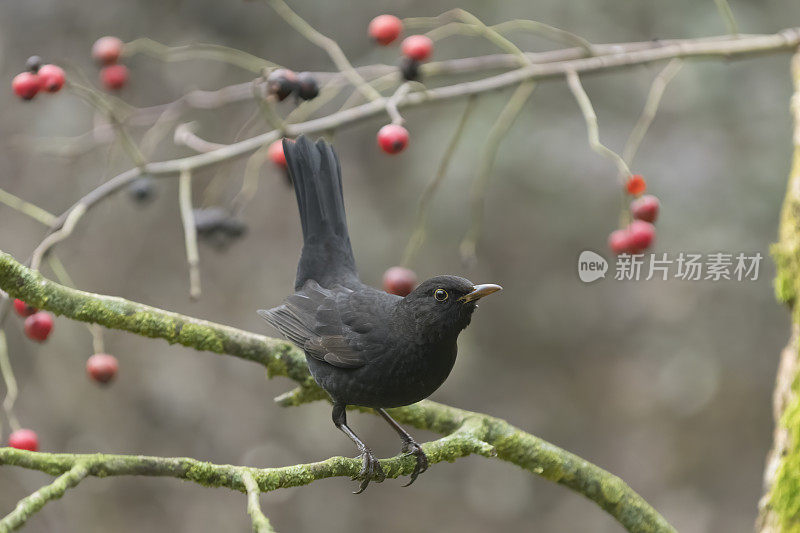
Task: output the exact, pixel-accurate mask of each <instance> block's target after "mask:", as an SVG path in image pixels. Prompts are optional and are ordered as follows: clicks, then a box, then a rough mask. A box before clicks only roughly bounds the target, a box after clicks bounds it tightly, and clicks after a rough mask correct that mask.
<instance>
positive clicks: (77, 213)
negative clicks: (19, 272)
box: [31, 204, 87, 270]
mask: <svg viewBox="0 0 800 533" xmlns="http://www.w3.org/2000/svg"><path fill="white" fill-rule="evenodd" d="M86 210H87V206H86V205H83V204H79V205H76V206H75V207H74V208H73V209H72V210H71V211H69V213H68V214H67V216H66V217H65V219H64V224H63V225H62V226H61V228H60V229H59V230H58V231H55V232H54V233H51V234H50V235H48V236H47V237H45V238H44V240H43V241H42V242H41V243H40V244H39V246H37V247H36V249H35V250H34V251H33V254H32V255H31V269H33V270H39V265H40V264H41V262H42V257H43V256H44V254H46V253H47V252H48V251H49V250H50V248H52V247H53V246H55V245H56V243H59V242H61V241H63V240H64V239H66V238H67V237H69V236H70V235H72V230H74V229H75V224H77V223H78V220H80V218H81V217H82V216H83V214H84V213H86Z"/></svg>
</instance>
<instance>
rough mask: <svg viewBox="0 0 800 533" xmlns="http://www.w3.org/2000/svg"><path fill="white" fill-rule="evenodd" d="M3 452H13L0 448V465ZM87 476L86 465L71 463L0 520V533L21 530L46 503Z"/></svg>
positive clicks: (79, 462)
mask: <svg viewBox="0 0 800 533" xmlns="http://www.w3.org/2000/svg"><path fill="white" fill-rule="evenodd" d="M5 450H14V448H0V463H2V462H3V460H2V456H3V452H4V451H5ZM14 451H17V450H14ZM88 475H89V470H88V468H87V465H85V464H84V463H83V462H81V461H75V462H73V463H72V464H71V465H70V467H69V470H65V471H64V473H63V474H61V475H60V476H59V477H57V478H56V479H55V481H53V482H52V483H50V484H49V485H45V486H44V487H42V488H41V489H39V490H37V491H36V492H34V493H33V494H31V495H30V496H27V497H25V498H23V499H21V500H20V501H19V503H18V504H17V507H16V509H14V510H13V511H11V512H10V513H8V514H7V515H6V516H5V518H3V519H2V520H0V533H5V532H7V531H14V530H15V529H19V528H21V527H22V526H24V525H25V522H27V521H28V519H29V518H30V517H31V516H33V515H34V514H36V513H37V512H38V511H40V510H41V509H42V507H44V506H45V504H46V503H47V502H49V501H52V500H57V499H59V498H60V497H62V496H63V495H64V493H65V492H67V489H71V488H73V487H75V486H76V485H77V484H78V483H80V482H81V481H83V479H84V478H85V477H86V476H88Z"/></svg>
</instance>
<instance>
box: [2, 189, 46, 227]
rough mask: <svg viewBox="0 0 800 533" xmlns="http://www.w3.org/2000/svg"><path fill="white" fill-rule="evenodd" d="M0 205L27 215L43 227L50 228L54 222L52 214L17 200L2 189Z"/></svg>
mask: <svg viewBox="0 0 800 533" xmlns="http://www.w3.org/2000/svg"><path fill="white" fill-rule="evenodd" d="M0 203H3V204H5V205H7V206H8V207H10V208H11V209H15V210H17V211H19V212H20V213H22V214H23V215H28V216H29V217H31V218H32V219H34V220H36V221H37V222H41V223H42V224H44V225H45V226H51V225H53V223H54V222H55V221H56V216H55V215H54V214H52V213H50V212H48V211H46V210H44V209H42V208H41V207H39V206H38V205H35V204H32V203H30V202H26V201H25V200H23V199H22V198H19V197H17V196H15V195H13V194H11V193H10V192H7V191H5V190H3V189H0Z"/></svg>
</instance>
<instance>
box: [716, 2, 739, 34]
mask: <svg viewBox="0 0 800 533" xmlns="http://www.w3.org/2000/svg"><path fill="white" fill-rule="evenodd" d="M714 3H715V4H717V11H719V16H721V17H722V20H724V21H725V25H726V26H727V27H728V33H730V34H731V35H733V36H736V35H739V25H738V24H736V18H735V17H734V16H733V10H732V9H731V6H730V4H728V0H714Z"/></svg>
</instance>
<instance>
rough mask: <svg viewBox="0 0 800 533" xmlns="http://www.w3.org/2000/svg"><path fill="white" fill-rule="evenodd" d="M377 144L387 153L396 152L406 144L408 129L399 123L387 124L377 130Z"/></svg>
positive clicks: (401, 149)
mask: <svg viewBox="0 0 800 533" xmlns="http://www.w3.org/2000/svg"><path fill="white" fill-rule="evenodd" d="M378 146H380V147H381V150H383V151H384V152H386V153H387V154H397V153H400V152H402V151H403V150H405V148H406V146H408V130H407V129H405V128H404V127H403V126H401V125H399V124H387V125H385V126H384V127H382V128H381V129H380V130H379V131H378Z"/></svg>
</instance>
